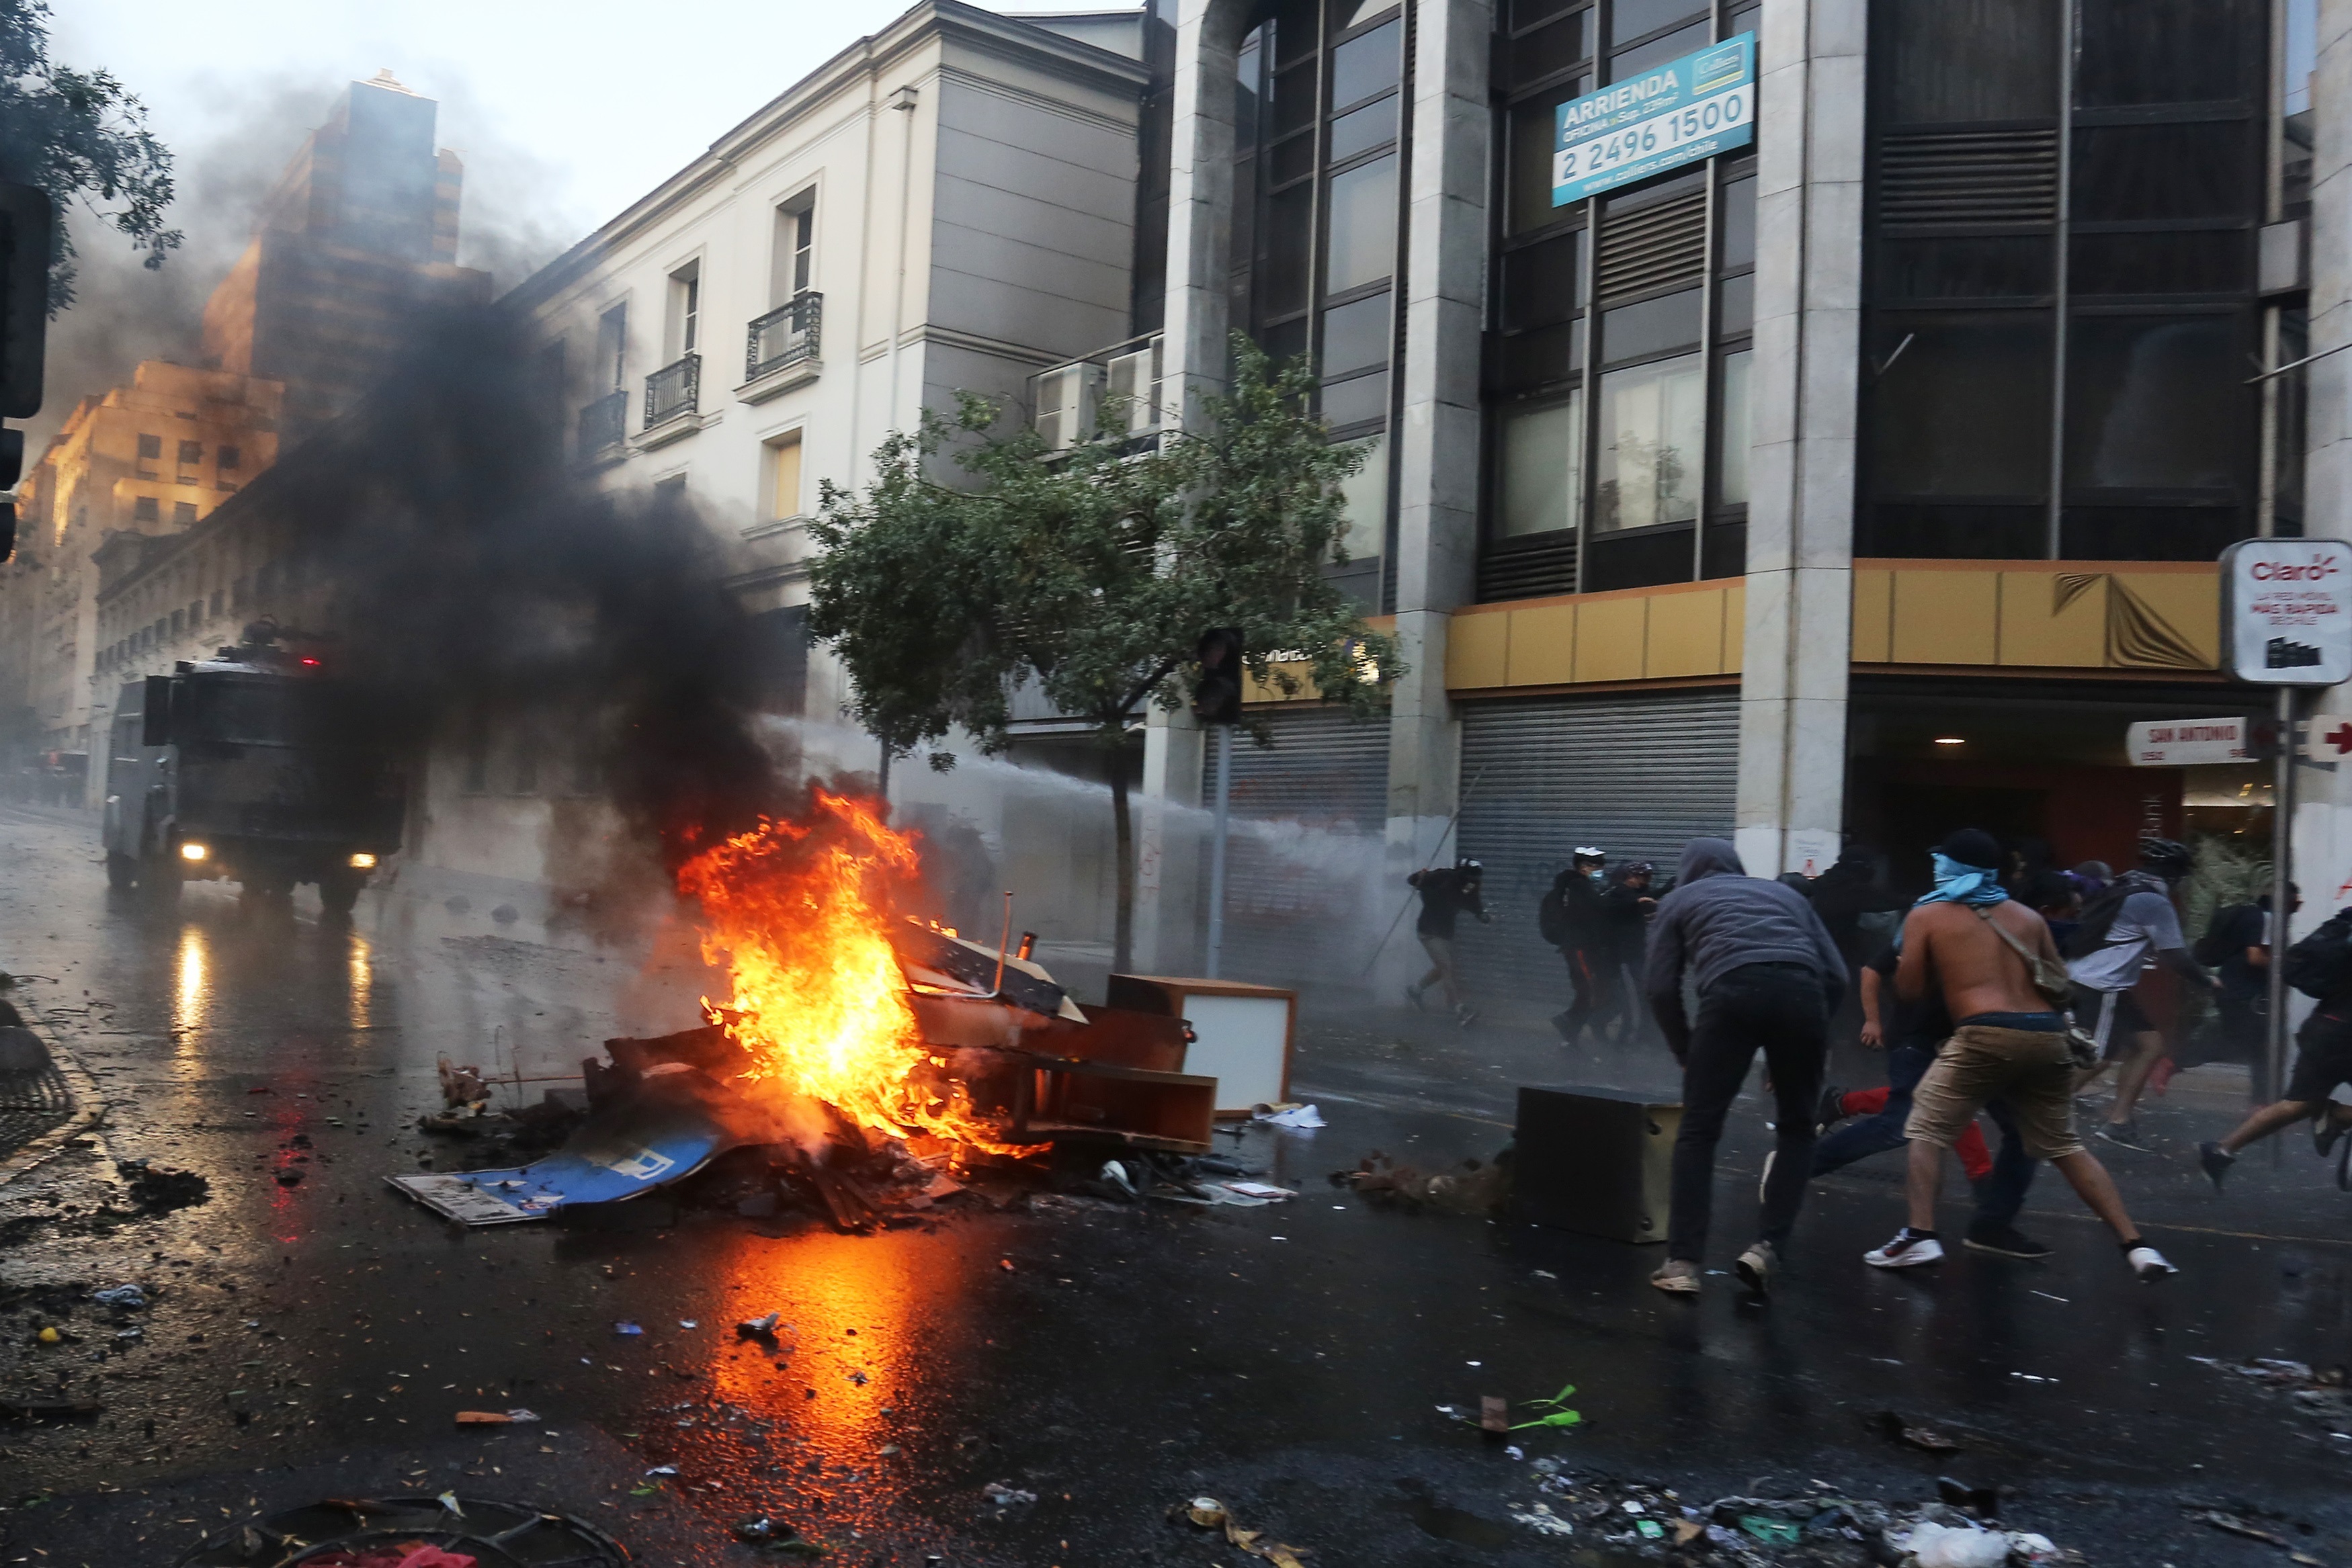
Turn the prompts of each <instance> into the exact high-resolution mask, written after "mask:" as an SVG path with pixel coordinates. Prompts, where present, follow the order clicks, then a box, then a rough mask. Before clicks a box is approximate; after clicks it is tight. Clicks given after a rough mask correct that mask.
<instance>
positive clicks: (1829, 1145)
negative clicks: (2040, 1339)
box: [1813, 895, 2050, 1258]
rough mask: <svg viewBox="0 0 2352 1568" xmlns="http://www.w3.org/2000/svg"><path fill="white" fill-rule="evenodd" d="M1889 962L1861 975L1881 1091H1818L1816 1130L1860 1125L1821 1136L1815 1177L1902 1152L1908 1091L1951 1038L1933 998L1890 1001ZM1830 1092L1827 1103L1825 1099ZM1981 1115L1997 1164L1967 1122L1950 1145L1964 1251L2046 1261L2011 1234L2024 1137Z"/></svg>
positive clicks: (1867, 1034) (2029, 1170)
mask: <svg viewBox="0 0 2352 1568" xmlns="http://www.w3.org/2000/svg"><path fill="white" fill-rule="evenodd" d="M1931 896H1932V895H1931ZM1896 958H1897V953H1896V949H1895V945H1894V944H1892V943H1889V944H1888V945H1887V946H1886V947H1885V949H1884V950H1883V951H1881V952H1880V953H1879V955H1878V956H1876V957H1875V958H1873V959H1872V960H1871V961H1870V963H1869V964H1868V965H1867V966H1865V967H1864V969H1863V971H1862V983H1861V990H1862V1043H1863V1044H1864V1045H1865V1046H1868V1047H1870V1048H1872V1049H1874V1050H1875V1049H1877V1048H1879V1047H1880V1046H1882V1045H1883V1046H1884V1047H1885V1051H1886V1087H1885V1088H1884V1089H1871V1090H1864V1091H1863V1092H1859V1093H1852V1094H1846V1093H1838V1092H1837V1091H1835V1090H1825V1091H1823V1092H1822V1117H1821V1120H1822V1124H1823V1125H1824V1126H1826V1125H1828V1124H1832V1123H1833V1122H1836V1121H1839V1120H1842V1119H1843V1118H1845V1117H1849V1116H1859V1117H1861V1118H1862V1119H1861V1120H1860V1121H1856V1122H1853V1123H1852V1124H1849V1125H1846V1126H1843V1127H1840V1128H1838V1129H1837V1130H1836V1131H1835V1132H1833V1133H1829V1134H1825V1135H1824V1136H1823V1137H1822V1141H1821V1143H1820V1144H1819V1145H1816V1146H1815V1147H1814V1149H1813V1175H1815V1176H1827V1175H1829V1173H1830V1172H1832V1171H1833V1170H1837V1169H1840V1168H1842V1167H1843V1166H1850V1165H1852V1164H1853V1163H1854V1162H1855V1161H1856V1160H1863V1159H1868V1158H1869V1157H1870V1156H1871V1155H1880V1154H1885V1152H1886V1151H1888V1150H1889V1149H1899V1148H1901V1147H1903V1146H1904V1145H1905V1144H1906V1142H1907V1141H1908V1140H1907V1139H1906V1136H1905V1135H1904V1131H1903V1128H1904V1124H1906V1122H1907V1121H1909V1119H1910V1115H1911V1096H1912V1093H1913V1091H1914V1090H1915V1089H1916V1086H1917V1084H1918V1082H1919V1080H1920V1078H1921V1076H1922V1075H1924V1074H1925V1073H1926V1072H1927V1066H1928V1063H1930V1062H1932V1061H1934V1060H1935V1059H1936V1048H1937V1046H1939V1045H1941V1044H1943V1042H1944V1040H1946V1039H1947V1038H1948V1036H1949V1035H1950V1034H1951V1032H1952V1017H1951V1014H1949V1013H1948V1012H1946V1011H1945V1010H1944V1002H1943V998H1941V997H1939V996H1933V995H1931V996H1928V997H1927V998H1923V999H1921V1000H1920V1001H1917V1002H1904V1001H1901V1000H1899V999H1897V998H1895V995H1894V986H1895V964H1896ZM1889 1015H1891V1019H1890V1017H1889ZM1833 1093H1834V1094H1837V1100H1836V1102H1835V1103H1832V1101H1831V1099H1830V1096H1831V1095H1832V1094H1833ZM1985 1111H1986V1113H1987V1114H1989V1115H1990V1116H1991V1117H1992V1119H1993V1124H1994V1125H1995V1126H1997V1127H1999V1128H2000V1159H1999V1160H1998V1161H1996V1160H1995V1159H1994V1158H1993V1157H1992V1155H1991V1154H1990V1152H1989V1151H1988V1150H1987V1149H1986V1147H1985V1140H1984V1134H1982V1133H1981V1132H1979V1131H1978V1129H1977V1124H1976V1123H1975V1122H1973V1121H1971V1122H1969V1124H1968V1125H1967V1126H1966V1127H1964V1128H1962V1129H1961V1131H1960V1134H1959V1136H1958V1138H1957V1139H1956V1140H1954V1142H1953V1145H1952V1152H1953V1153H1954V1154H1955V1155H1958V1156H1959V1160H1960V1168H1961V1169H1962V1170H1963V1171H1966V1172H1967V1173H1968V1177H1969V1186H1971V1187H1972V1188H1974V1190H1975V1192H1976V1198H1977V1211H1976V1216H1975V1218H1973V1219H1971V1220H1970V1221H1969V1233H1968V1236H1967V1238H1966V1243H1965V1244H1966V1245H1967V1246H1969V1247H1970V1248H1972V1249H1975V1250H1977V1251H1979V1252H1998V1253H2000V1255H2001V1256H2003V1257H2005V1258H2047V1257H2048V1256H2050V1249H2049V1247H2048V1246H2047V1245H2045V1244H2044V1243H2042V1242H2040V1241H2037V1240H2035V1239H2032V1237H2030V1236H2027V1235H2025V1234H2024V1233H2023V1232H2021V1231H2020V1230H2019V1229H2018V1228H2017V1216H2018V1213H2019V1211H2020V1210H2021V1209H2022V1208H2023V1207H2025V1194H2026V1191H2027V1189H2028V1188H2030V1187H2031V1186H2032V1185H2033V1156H2032V1155H2029V1154H2027V1153H2026V1152H2025V1142H2024V1134H2023V1133H2022V1131H2021V1129H2020V1128H2019V1126H2018V1125H2017V1122H2016V1119H2015V1117H2014V1116H2012V1115H2011V1112H2010V1109H2009V1105H2008V1103H2007V1102H2006V1101H2001V1100H1995V1101H1993V1102H1992V1103H1990V1104H1988V1105H1987V1106H1986V1107H1985Z"/></svg>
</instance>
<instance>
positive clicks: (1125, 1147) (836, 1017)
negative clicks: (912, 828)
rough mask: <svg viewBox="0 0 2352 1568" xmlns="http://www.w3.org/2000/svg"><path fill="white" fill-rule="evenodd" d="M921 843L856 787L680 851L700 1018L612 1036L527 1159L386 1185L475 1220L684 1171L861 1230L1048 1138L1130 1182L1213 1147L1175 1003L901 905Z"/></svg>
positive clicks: (1030, 1156)
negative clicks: (1142, 1000)
mask: <svg viewBox="0 0 2352 1568" xmlns="http://www.w3.org/2000/svg"><path fill="white" fill-rule="evenodd" d="M916 851H917V845H916V841H915V840H914V838H913V837H912V836H911V835H908V834H904V833H899V832H896V831H892V830H891V829H890V828H889V827H888V826H887V824H885V823H884V822H883V821H882V820H881V816H880V814H879V811H878V810H877V807H876V806H875V805H874V804H873V803H871V802H867V801H864V800H856V799H853V798H852V797H850V796H847V795H845V794H836V793H834V792H831V791H828V790H824V789H814V790H812V791H811V793H810V806H809V809H808V810H806V811H804V812H803V814H802V815H801V816H800V817H799V818H798V819H797V820H795V821H774V820H762V821H761V822H760V823H759V825H758V826H756V827H755V828H753V829H751V830H750V831H745V832H742V833H739V834H736V835H734V836H733V837H730V838H728V839H726V840H724V841H720V842H719V843H716V844H714V845H712V846H710V847H709V848H708V849H706V850H704V851H702V852H699V853H698V854H696V855H694V856H693V857H692V858H690V859H688V861H687V862H685V863H684V864H683V865H682V866H681V867H680V868H679V870H678V872H677V884H678V889H679V892H680V893H681V894H683V895H684V896H685V897H686V898H688V899H689V900H690V901H691V902H692V903H693V904H694V905H695V906H696V907H698V909H699V910H700V912H701V915H702V920H703V931H702V950H703V956H704V957H705V959H706V960H707V961H708V962H709V963H710V964H711V965H712V966H713V967H716V968H719V969H721V970H723V971H724V972H725V973H726V974H727V976H728V981H729V995H728V996H727V998H726V999H725V1000H723V1001H712V1000H710V999H709V998H706V999H705V1001H704V1004H703V1008H704V1012H705V1015H706V1019H707V1021H706V1022H705V1023H704V1024H703V1026H702V1027H700V1028H698V1029H689V1030H682V1031H680V1032H678V1033H676V1034H670V1035H664V1036H659V1037H656V1038H653V1039H644V1040H635V1039H623V1040H608V1041H606V1042H605V1049H606V1052H607V1057H608V1060H606V1061H593V1060H592V1061H588V1062H586V1063H584V1064H583V1071H584V1074H585V1079H586V1084H587V1101H588V1112H587V1115H586V1118H585V1119H584V1121H583V1122H582V1123H581V1124H580V1125H579V1126H578V1127H577V1129H576V1130H574V1131H573V1132H572V1135H571V1136H570V1137H569V1138H568V1139H566V1140H565V1141H564V1143H563V1144H562V1146H561V1147H560V1148H557V1149H554V1150H553V1151H552V1152H551V1153H549V1154H547V1155H545V1156H544V1157H541V1158H538V1159H534V1160H532V1161H530V1163H529V1164H526V1165H522V1166H516V1167H514V1168H511V1169H503V1170H479V1171H469V1172H462V1173H456V1174H448V1175H419V1176H396V1177H394V1178H392V1181H393V1185H394V1186H397V1187H399V1188H400V1189H401V1190H402V1191H404V1192H405V1193H407V1194H408V1195H409V1196H410V1197H415V1198H416V1199H417V1200H418V1201H420V1202H423V1203H425V1204H426V1205H428V1206H429V1207H433V1208H435V1209H437V1210H439V1211H440V1212H441V1213H443V1214H446V1215H448V1216H449V1217H450V1218H456V1219H459V1220H462V1221H464V1222H466V1223H467V1224H473V1225H488V1224H501V1223H510V1222H514V1221H519V1220H529V1219H537V1218H543V1217H545V1216H547V1215H549V1214H551V1213H553V1212H555V1211H556V1210H558V1209H560V1208H563V1207H572V1206H577V1205H583V1204H601V1203H614V1202H621V1201H625V1200H626V1199H629V1198H634V1197H640V1196H642V1195H643V1194H645V1193H646V1192H649V1191H651V1190H653V1189H654V1188H656V1187H659V1186H667V1185H669V1184H672V1183H677V1182H680V1181H683V1180H685V1179H686V1178H688V1177H690V1176H698V1173H701V1175H702V1181H701V1185H702V1186H704V1187H706V1188H708V1189H710V1190H711V1196H713V1197H717V1198H719V1199H720V1200H721V1201H723V1202H725V1203H726V1204H728V1205H730V1206H731V1207H735V1208H736V1210H737V1211H738V1212H740V1213H744V1214H746V1215H749V1216H751V1217H754V1218H761V1217H763V1214H762V1211H763V1210H764V1211H765V1213H773V1212H775V1210H776V1208H777V1207H785V1206H795V1207H811V1208H819V1209H821V1210H822V1212H824V1214H826V1215H827V1216H828V1217H829V1218H831V1219H832V1220H833V1222H834V1223H835V1224H836V1225H838V1226H840V1227H841V1228H844V1229H864V1228H868V1227H870V1226H872V1225H874V1224H876V1223H877V1222H880V1221H883V1220H885V1219H887V1218H890V1217H892V1216H894V1215H898V1214H905V1213H908V1211H919V1210H921V1209H923V1208H925V1207H929V1206H930V1205H931V1204H933V1203H935V1202H937V1201H938V1200H939V1199H940V1198H942V1197H952V1196H954V1195H955V1194H957V1193H958V1192H961V1191H962V1190H963V1189H964V1187H965V1186H967V1185H968V1184H969V1182H970V1181H971V1179H972V1178H973V1176H975V1175H977V1174H979V1173H981V1172H983V1171H986V1170H990V1169H1002V1168H1003V1167H1007V1166H1017V1165H1019V1164H1022V1163H1024V1162H1040V1161H1043V1160H1044V1159H1045V1157H1046V1156H1050V1155H1053V1154H1054V1153H1055V1151H1057V1150H1067V1151H1070V1152H1071V1153H1072V1154H1074V1155H1079V1156H1080V1157H1085V1156H1086V1155H1087V1154H1088V1153H1089V1152H1091V1155H1092V1158H1093V1159H1095V1160H1097V1161H1099V1160H1100V1159H1101V1157H1102V1155H1103V1154H1105V1153H1109V1154H1112V1155H1130V1156H1137V1165H1138V1170H1139V1173H1140V1174H1141V1175H1142V1176H1144V1178H1145V1179H1146V1181H1147V1182H1148V1181H1149V1179H1150V1177H1151V1176H1152V1175H1154V1174H1155V1173H1154V1172H1153V1170H1152V1167H1151V1166H1150V1163H1149V1162H1150V1158H1151V1157H1152V1156H1190V1155H1205V1154H1207V1153H1208V1151H1209V1140H1210V1129H1211V1127H1212V1124H1213V1115H1214V1113H1215V1100H1216V1080H1215V1079H1213V1078H1203V1077H1197V1076H1192V1075H1188V1074H1186V1073H1185V1072H1184V1071H1182V1068H1183V1065H1184V1055H1185V1048H1186V1043H1187V1031H1186V1029H1185V1026H1184V1024H1183V1021H1182V1020H1181V1019H1176V1018H1172V1017H1163V1016H1159V1015H1154V1014H1149V1013H1141V1012H1134V1011H1129V1010H1126V1009H1115V1008H1086V1007H1081V1006H1080V1005H1078V1004H1077V1003H1076V1001H1074V1000H1073V999H1072V998H1070V997H1069V995H1068V994H1067V993H1066V991H1064V990H1063V988H1061V987H1060V986H1059V985H1057V984H1055V981H1054V978H1053V977H1052V976H1051V975H1049V974H1047V973H1046V971H1045V969H1044V968H1043V967H1040V966H1038V965H1036V964H1034V963H1033V962H1030V961H1029V960H1027V959H1025V958H1022V957H1020V956H1015V955H1013V954H1011V953H1008V952H1006V951H1004V950H1003V947H1002V946H999V947H998V948H995V949H991V948H988V947H984V946H981V945H980V944H977V943H974V942H971V941H968V940H966V939H964V938H963V937H962V936H959V935H958V934H957V933H956V932H954V931H952V930H950V929H945V928H942V927H939V926H936V925H930V924H929V923H926V922H922V921H919V920H917V919H913V918H909V917H908V916H907V915H903V914H901V913H899V912H898V911H899V909H900V907H901V906H902V904H903V903H904V902H905V901H906V897H905V895H906V894H908V892H909V891H910V890H911V888H912V887H913V885H914V883H915V882H916V879H917V875H918V872H919V866H918V862H917V852H916ZM1113 1163H1114V1164H1116V1163H1117V1162H1113ZM1105 1168H1106V1171H1108V1166H1106V1167H1105ZM1120 1168H1121V1171H1122V1176H1123V1178H1124V1179H1123V1181H1122V1183H1121V1184H1120V1185H1123V1186H1126V1187H1128V1189H1129V1190H1130V1191H1132V1190H1134V1189H1135V1187H1136V1185H1137V1182H1136V1177H1135V1176H1134V1175H1129V1174H1127V1167H1125V1166H1121V1167H1120ZM1170 1174H1174V1173H1170ZM1107 1179H1108V1177H1107Z"/></svg>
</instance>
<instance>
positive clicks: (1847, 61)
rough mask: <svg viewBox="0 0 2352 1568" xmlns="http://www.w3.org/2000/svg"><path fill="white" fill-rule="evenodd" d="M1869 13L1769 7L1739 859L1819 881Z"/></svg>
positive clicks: (1849, 433)
mask: <svg viewBox="0 0 2352 1568" xmlns="http://www.w3.org/2000/svg"><path fill="white" fill-rule="evenodd" d="M1868 41H1869V27H1868V7H1867V3H1866V0H1767V4H1766V5H1765V7H1764V25H1763V29H1762V37H1761V38H1760V40H1759V45H1760V49H1759V66H1760V71H1759V82H1760V86H1759V100H1758V101H1759V123H1758V126H1757V162H1758V175H1759V178H1758V183H1757V204H1756V223H1757V231H1756V249H1757V268H1756V370H1755V382H1754V388H1753V392H1752V394H1751V395H1752V407H1753V409H1754V414H1753V418H1754V420H1755V426H1754V428H1755V444H1754V446H1753V448H1752V450H1751V454H1750V456H1749V459H1748V461H1749V465H1750V467H1749V471H1750V473H1751V475H1752V476H1753V481H1754V483H1753V489H1752V496H1753V499H1752V500H1751V501H1750V502H1749V505H1748V624H1747V633H1746V638H1745V641H1744V644H1743V649H1744V651H1743V655H1742V661H1741V674H1740V689H1739V793H1738V811H1737V822H1738V846H1739V853H1740V858H1741V859H1742V860H1743V861H1745V862H1747V865H1748V873H1749V874H1751V875H1755V876H1776V875H1778V874H1780V873H1782V872H1784V871H1792V870H1805V869H1811V870H1812V871H1815V872H1818V871H1821V870H1822V869H1823V868H1825V867H1826V866H1828V864H1829V863H1830V862H1832V861H1833V860H1835V859H1836V858H1837V852H1838V844H1839V838H1840V832H1841V829H1842V827H1843V817H1844V810H1845V720H1846V685H1847V680H1848V676H1849V674H1850V671H1851V664H1850V657H1851V652H1850V651H1851V645H1852V643H1853V507H1854V455H1855V443H1854V430H1855V422H1856V416H1857V413H1858V412H1859V411H1858V409H1857V406H1856V403H1857V399H1858V396H1859V390H1860V389H1859V376H1858V370H1859V366H1860V360H1861V329H1862V171H1863V108H1864V98H1863V88H1864V64H1865V59H1866V55H1867V48H1868Z"/></svg>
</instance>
